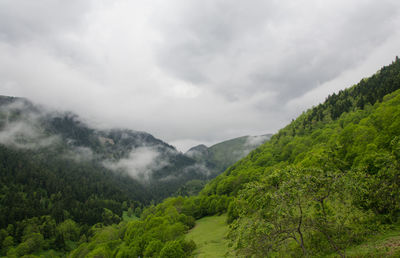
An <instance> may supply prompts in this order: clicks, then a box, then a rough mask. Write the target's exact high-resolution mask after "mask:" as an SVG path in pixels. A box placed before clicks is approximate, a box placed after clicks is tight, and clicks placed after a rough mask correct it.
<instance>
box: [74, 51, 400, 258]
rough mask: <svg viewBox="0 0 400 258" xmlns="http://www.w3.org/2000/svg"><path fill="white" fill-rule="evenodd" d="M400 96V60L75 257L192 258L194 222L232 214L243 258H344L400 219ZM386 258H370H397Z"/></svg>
mask: <svg viewBox="0 0 400 258" xmlns="http://www.w3.org/2000/svg"><path fill="white" fill-rule="evenodd" d="M399 88H400V62H399V60H398V59H396V61H395V62H393V63H392V64H391V65H389V66H387V67H384V68H382V69H381V70H380V71H379V72H378V73H376V74H375V75H373V76H372V77H370V78H368V79H363V80H362V81H361V82H360V83H359V84H357V85H355V86H353V87H351V88H349V89H347V90H344V91H341V92H340V93H339V94H334V95H332V96H330V97H328V98H327V99H326V101H325V102H324V103H323V104H321V105H319V106H317V107H315V108H312V109H310V110H308V111H307V112H305V113H303V114H302V115H301V116H299V117H298V118H297V119H296V120H295V121H293V122H292V123H291V124H289V125H288V126H287V127H285V128H283V129H282V130H280V131H279V133H277V134H276V135H274V136H273V137H272V139H271V140H270V141H268V142H267V143H265V144H264V145H262V146H261V147H259V148H257V149H256V150H254V151H252V152H251V153H250V154H249V155H248V156H247V157H246V158H244V159H242V160H241V161H239V162H238V163H236V164H235V165H234V166H232V167H230V168H229V169H228V170H227V171H225V172H224V173H223V174H222V175H220V176H218V177H217V178H216V179H214V180H212V181H211V182H210V183H209V184H207V185H206V187H205V188H204V189H203V191H202V192H201V194H200V195H199V196H193V197H177V198H169V199H167V200H165V201H164V202H163V203H162V204H159V205H157V206H155V207H154V206H151V207H149V208H147V209H145V210H144V212H143V213H142V216H141V219H140V220H139V221H135V222H130V223H128V224H120V225H119V226H113V227H110V228H103V229H102V230H100V231H99V232H98V233H97V234H98V235H99V236H100V235H102V234H103V235H102V236H104V234H106V233H107V232H108V233H107V234H109V235H108V239H107V237H104V238H101V240H99V238H96V237H95V238H93V239H92V240H91V241H89V242H88V243H83V244H82V245H81V246H80V247H79V248H78V249H77V250H75V251H74V252H73V253H72V257H84V256H85V255H86V256H89V257H90V256H92V255H93V256H94V255H95V254H96V255H103V256H116V257H123V256H128V255H134V256H141V257H152V256H153V257H154V256H155V257H157V256H160V257H186V256H189V255H190V253H191V251H192V250H193V249H194V248H195V246H194V244H193V243H192V242H191V241H189V240H185V235H184V234H185V232H187V230H188V229H190V228H191V227H193V225H194V219H198V218H201V217H204V216H208V215H214V214H221V213H224V212H226V211H227V214H228V222H229V223H230V233H229V238H230V239H231V241H232V243H233V247H234V248H235V249H236V252H237V255H239V256H255V257H266V256H275V255H277V256H294V257H298V256H300V257H301V256H323V255H329V254H336V255H339V256H342V257H344V256H345V252H346V248H348V247H350V246H353V245H357V244H360V243H362V242H363V241H365V240H366V239H368V238H369V237H371V236H373V235H377V234H380V233H381V232H385V231H386V230H389V229H390V228H391V227H392V226H394V225H395V224H396V223H397V221H398V218H399V214H400V213H399V212H400V207H399V203H400V200H399V198H400V197H399V196H400V180H399V172H400V163H399V161H400V139H399V135H400V90H399ZM370 92H373V93H372V94H371V93H370ZM363 100H367V101H366V102H364V104H363V105H360V103H362V101H363ZM342 103H347V104H346V105H343V104H342ZM317 114H320V115H317ZM111 229H112V230H114V231H115V232H123V233H122V234H120V235H118V234H117V233H115V234H113V235H112V234H110V233H109V232H111ZM396 250H397V251H396ZM380 252H381V253H374V254H371V255H372V256H386V255H389V253H388V252H389V251H387V249H383V250H381V251H380ZM393 252H399V250H398V249H393V250H391V251H390V254H391V255H394V256H395V255H396V253H393ZM397 254H398V253H397Z"/></svg>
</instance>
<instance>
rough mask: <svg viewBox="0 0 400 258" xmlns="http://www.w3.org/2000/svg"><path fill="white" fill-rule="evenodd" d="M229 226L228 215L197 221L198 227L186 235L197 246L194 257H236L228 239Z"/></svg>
mask: <svg viewBox="0 0 400 258" xmlns="http://www.w3.org/2000/svg"><path fill="white" fill-rule="evenodd" d="M227 233H228V225H227V224H226V215H221V216H211V217H204V218H202V219H199V220H197V221H196V226H195V227H194V228H193V229H192V230H190V232H189V233H188V234H187V235H186V238H187V239H193V241H194V242H195V243H196V245H197V249H196V250H195V251H194V257H196V258H200V257H234V255H233V252H232V248H230V247H228V244H229V241H228V240H227V239H226V234H227Z"/></svg>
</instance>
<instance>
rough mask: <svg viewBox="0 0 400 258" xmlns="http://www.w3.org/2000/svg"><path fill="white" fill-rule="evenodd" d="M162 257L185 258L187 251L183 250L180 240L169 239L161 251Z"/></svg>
mask: <svg viewBox="0 0 400 258" xmlns="http://www.w3.org/2000/svg"><path fill="white" fill-rule="evenodd" d="M160 257H161V258H183V257H185V253H184V252H183V249H182V246H181V243H180V242H179V241H169V242H167V243H165V245H164V247H163V248H162V249H161V251H160Z"/></svg>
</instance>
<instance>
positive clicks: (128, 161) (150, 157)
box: [103, 146, 169, 183]
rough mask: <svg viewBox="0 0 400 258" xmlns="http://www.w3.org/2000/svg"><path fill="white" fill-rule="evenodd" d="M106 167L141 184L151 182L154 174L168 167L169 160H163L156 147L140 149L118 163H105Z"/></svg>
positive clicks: (136, 149)
mask: <svg viewBox="0 0 400 258" xmlns="http://www.w3.org/2000/svg"><path fill="white" fill-rule="evenodd" d="M103 164H104V166H105V167H107V168H109V169H112V170H117V171H123V172H125V173H127V174H128V175H129V176H130V177H132V178H134V179H137V180H139V181H141V182H144V183H146V182H149V180H150V179H151V177H152V175H153V172H154V171H156V170H158V169H161V168H163V167H165V166H167V165H168V164H169V163H168V161H167V160H165V159H163V158H161V153H160V152H158V150H157V149H156V148H155V147H147V146H145V147H138V148H135V149H133V150H132V151H131V152H130V153H129V156H128V157H126V158H122V159H120V160H118V161H105V162H103Z"/></svg>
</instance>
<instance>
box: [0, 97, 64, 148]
mask: <svg viewBox="0 0 400 258" xmlns="http://www.w3.org/2000/svg"><path fill="white" fill-rule="evenodd" d="M29 108H30V107H29V104H27V103H26V102H25V101H23V100H21V101H16V102H13V103H11V104H8V105H2V106H1V111H0V124H1V131H0V143H1V144H4V145H7V146H12V147H15V148H20V149H39V148H44V147H49V146H51V145H53V144H55V143H57V142H59V141H60V138H59V137H58V136H55V135H52V136H49V135H47V134H46V133H45V132H44V131H43V128H42V127H41V124H40V118H41V115H40V113H39V112H34V111H32V110H29ZM21 110H22V111H23V112H21ZM24 110H25V111H24Z"/></svg>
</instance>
